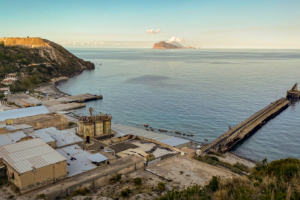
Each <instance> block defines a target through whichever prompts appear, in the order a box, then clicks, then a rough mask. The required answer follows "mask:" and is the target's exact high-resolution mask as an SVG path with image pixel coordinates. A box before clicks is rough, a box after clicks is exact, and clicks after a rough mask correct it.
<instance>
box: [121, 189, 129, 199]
mask: <svg viewBox="0 0 300 200" xmlns="http://www.w3.org/2000/svg"><path fill="white" fill-rule="evenodd" d="M129 193H130V189H129V188H125V189H124V190H122V191H121V193H120V195H121V196H122V197H127V196H128V195H129Z"/></svg>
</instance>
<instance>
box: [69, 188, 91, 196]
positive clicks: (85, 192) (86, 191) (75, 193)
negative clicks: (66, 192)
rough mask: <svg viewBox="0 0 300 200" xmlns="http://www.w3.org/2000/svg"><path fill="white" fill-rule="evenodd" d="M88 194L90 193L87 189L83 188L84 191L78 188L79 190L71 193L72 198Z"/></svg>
mask: <svg viewBox="0 0 300 200" xmlns="http://www.w3.org/2000/svg"><path fill="white" fill-rule="evenodd" d="M89 193H90V191H89V190H88V189H87V188H84V189H82V188H80V189H77V190H75V191H74V192H73V193H72V196H77V195H81V196H85V195H87V194H89Z"/></svg>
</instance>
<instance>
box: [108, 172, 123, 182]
mask: <svg viewBox="0 0 300 200" xmlns="http://www.w3.org/2000/svg"><path fill="white" fill-rule="evenodd" d="M121 178H122V174H115V175H114V176H113V177H112V178H111V179H110V180H109V184H114V183H117V182H119V181H120V180H121Z"/></svg>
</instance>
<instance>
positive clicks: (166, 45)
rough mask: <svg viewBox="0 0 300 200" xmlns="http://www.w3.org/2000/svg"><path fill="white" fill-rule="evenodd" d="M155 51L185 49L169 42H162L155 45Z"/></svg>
mask: <svg viewBox="0 0 300 200" xmlns="http://www.w3.org/2000/svg"><path fill="white" fill-rule="evenodd" d="M153 49H183V48H182V47H179V46H175V45H172V44H169V43H167V42H164V41H161V42H159V43H155V44H154V46H153Z"/></svg>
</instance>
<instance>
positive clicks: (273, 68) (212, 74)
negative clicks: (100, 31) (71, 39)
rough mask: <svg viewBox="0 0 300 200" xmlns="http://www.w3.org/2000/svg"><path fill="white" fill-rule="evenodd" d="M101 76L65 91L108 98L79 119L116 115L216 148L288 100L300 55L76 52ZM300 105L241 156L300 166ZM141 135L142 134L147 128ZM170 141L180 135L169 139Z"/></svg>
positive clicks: (87, 76) (85, 76)
mask: <svg viewBox="0 0 300 200" xmlns="http://www.w3.org/2000/svg"><path fill="white" fill-rule="evenodd" d="M70 51H71V52H72V53H74V54H75V55H76V56H78V57H80V58H83V59H85V60H91V61H92V62H94V63H96V64H97V63H98V64H99V63H102V65H101V66H100V65H96V69H95V70H90V71H84V72H83V73H82V74H81V75H79V76H77V77H74V78H71V79H69V80H68V81H67V82H64V83H61V84H60V85H59V89H61V90H63V91H65V92H67V93H70V94H80V93H85V92H90V93H95V94H99V93H100V90H101V93H102V94H103V95H104V99H103V100H99V101H91V102H88V103H87V107H86V108H82V109H79V110H78V111H77V112H78V113H82V114H83V113H84V114H88V108H89V107H91V106H92V107H93V108H94V110H95V112H102V113H110V114H112V116H113V121H115V122H118V123H122V124H125V125H130V126H137V125H142V124H145V123H148V124H150V126H152V127H155V128H157V129H158V128H161V129H167V130H171V131H174V132H175V131H180V132H182V133H189V134H190V133H193V134H194V135H195V136H194V137H193V139H194V140H198V141H201V142H204V139H208V142H211V141H213V140H214V139H216V138H217V137H218V136H220V135H221V134H223V133H224V132H225V131H227V130H228V126H235V125H236V124H238V123H239V122H241V121H243V120H245V119H246V118H248V117H249V116H250V115H251V114H253V113H254V112H257V111H258V110H260V109H262V108H264V107H265V106H267V105H268V104H270V103H271V102H273V101H275V100H276V99H278V98H280V97H282V96H285V95H286V91H287V90H288V89H290V88H291V87H292V86H293V85H294V84H295V82H297V81H299V74H300V67H299V61H300V52H299V51H296V50H272V51H271V50H247V51H246V50H153V49H70ZM298 104H299V103H296V104H294V105H292V106H290V107H289V108H288V109H286V110H285V111H284V112H282V113H281V114H280V115H279V116H277V117H276V118H275V119H273V120H271V121H269V122H268V123H267V124H266V125H265V126H264V127H262V128H261V129H260V130H259V131H258V132H257V133H255V134H254V135H253V136H251V137H250V138H249V139H247V140H246V141H245V142H243V143H242V144H241V145H239V147H238V148H236V149H235V150H234V151H235V152H236V153H238V154H240V155H243V156H246V157H250V158H252V159H262V158H264V157H268V158H269V159H270V160H273V159H278V158H283V157H288V156H290V157H297V158H300V152H299V151H298V149H299V144H300V137H299V130H300V123H299V119H300V112H299V109H300V107H299V105H298ZM140 127H141V128H142V126H140ZM167 134H170V135H176V134H174V133H170V132H168V133H167Z"/></svg>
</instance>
